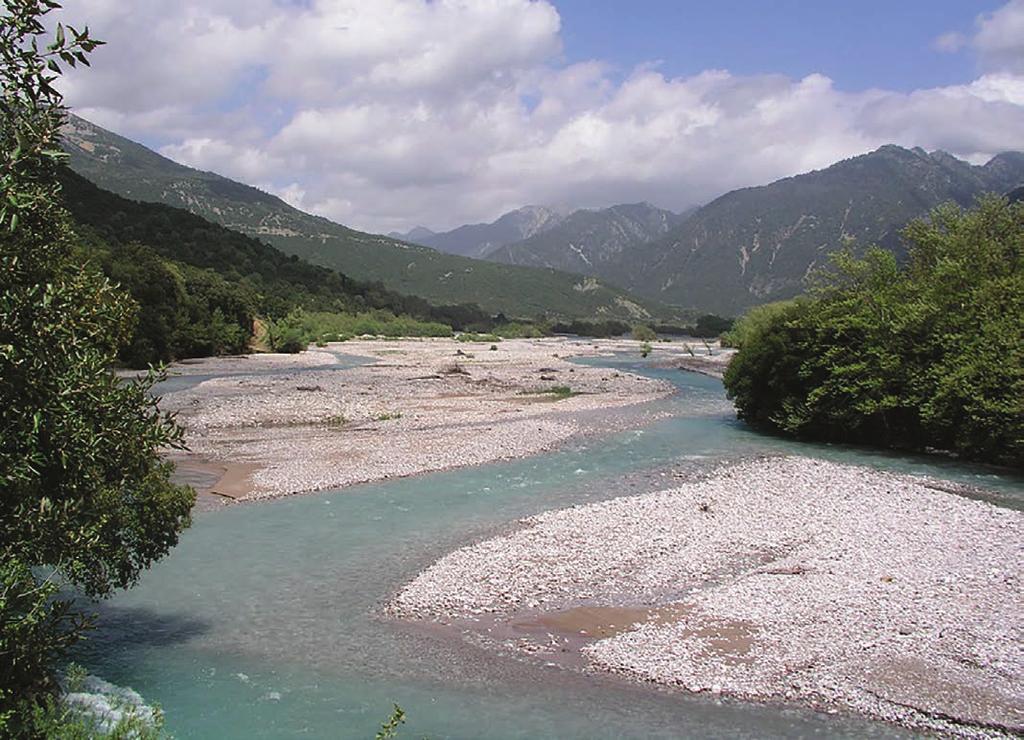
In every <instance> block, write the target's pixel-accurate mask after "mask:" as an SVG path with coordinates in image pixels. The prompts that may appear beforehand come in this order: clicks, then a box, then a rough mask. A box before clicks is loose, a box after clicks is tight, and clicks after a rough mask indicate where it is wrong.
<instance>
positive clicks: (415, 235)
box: [388, 226, 435, 244]
mask: <svg viewBox="0 0 1024 740" xmlns="http://www.w3.org/2000/svg"><path fill="white" fill-rule="evenodd" d="M388 236H390V237H391V238H392V239H398V240H399V241H402V242H409V243H410V244H420V243H421V242H420V240H421V239H429V238H430V237H432V236H435V232H433V231H431V230H430V229H428V228H427V227H426V226H417V227H415V228H413V229H410V230H409V231H406V232H405V233H402V232H400V231H389V232H388Z"/></svg>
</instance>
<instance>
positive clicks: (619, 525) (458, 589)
mask: <svg viewBox="0 0 1024 740" xmlns="http://www.w3.org/2000/svg"><path fill="white" fill-rule="evenodd" d="M940 487H941V485H940V486H939V487H936V486H935V485H933V482H931V481H928V480H925V479H915V478H909V477H903V476H895V475H890V474H886V473H881V472H878V471H875V470H872V469H866V468H858V467H852V466H844V465H837V464H833V463H826V462H821V461H817V460H812V459H805V458H769V459H763V460H756V461H750V462H744V463H741V464H738V465H735V466H732V467H727V468H724V469H721V470H719V471H717V472H715V473H713V474H711V475H710V476H709V477H707V478H702V479H700V480H694V481H692V482H688V483H686V484H685V485H682V486H680V487H678V488H675V489H673V490H667V491H662V492H658V493H651V494H645V495H641V496H631V497H625V498H619V499H613V500H610V501H607V502H602V503H596V504H589V505H585V506H579V507H575V508H571V509H566V510H560V511H553V512H547V513H544V514H541V515H538V516H534V517H531V518H528V519H525V520H523V521H522V522H520V524H519V528H518V529H516V530H515V531H513V532H512V533H510V534H507V535H503V536H499V537H496V538H492V539H489V540H486V541H484V542H480V543H478V544H475V545H471V546H469V547H466V548H464V549H461V550H458V551H456V552H454V553H451V554H450V555H448V556H446V557H444V558H443V559H441V560H440V561H438V562H437V563H436V564H435V565H433V566H432V567H430V568H429V569H428V570H426V571H425V572H423V573H422V574H421V575H420V576H419V577H417V578H416V579H415V580H414V581H412V582H411V583H410V584H408V585H407V586H406V587H405V588H404V589H403V590H402V591H401V592H400V593H399V594H398V595H397V596H396V597H395V598H394V600H393V601H392V602H391V603H390V604H389V605H388V606H387V611H388V612H389V613H390V614H391V615H392V616H396V617H400V618H405V619H414V620H424V621H427V622H430V623H435V622H441V623H444V624H446V625H449V626H450V627H452V628H455V629H458V630H460V631H462V632H463V633H464V634H470V633H473V632H474V631H475V632H476V634H477V636H480V635H484V637H485V642H486V641H487V640H488V639H489V640H491V641H492V642H493V643H494V644H495V645H498V644H503V645H505V646H510V647H513V648H516V649H518V650H520V651H525V652H527V653H532V654H535V655H538V656H539V657H541V658H542V659H544V660H546V661H556V662H567V663H571V662H572V657H573V656H575V657H576V659H577V660H578V662H579V664H580V665H581V667H583V668H584V669H585V670H601V671H611V672H616V673H620V674H624V675H626V676H629V677H632V678H635V679H639V680H643V681H650V682H654V683H657V684H662V685H666V686H671V687H677V688H680V689H684V690H688V691H693V692H710V693H713V694H721V695H726V696H732V697H737V698H743V699H753V700H759V701H790V702H800V703H805V704H809V705H812V706H815V707H818V708H820V709H823V710H826V711H854V712H859V713H863V714H867V715H870V716H874V717H877V718H879V719H885V720H890V721H894V722H899V723H901V724H904V725H908V726H911V727H915V728H920V729H928V730H935V731H939V732H943V733H951V734H956V735H963V736H971V737H989V736H1002V735H1004V734H1006V735H1011V734H1015V733H1019V732H1021V731H1022V730H1024V628H1022V624H1024V620H1022V616H1024V588H1022V581H1021V578H1022V573H1021V563H1022V556H1024V514H1021V513H1020V512H1016V511H1011V510H1007V509H1002V508H998V507H995V506H993V505H991V504H987V503H982V502H978V501H973V500H969V499H966V498H963V497H960V496H957V495H954V494H951V493H948V492H945V491H943V490H939V488H940Z"/></svg>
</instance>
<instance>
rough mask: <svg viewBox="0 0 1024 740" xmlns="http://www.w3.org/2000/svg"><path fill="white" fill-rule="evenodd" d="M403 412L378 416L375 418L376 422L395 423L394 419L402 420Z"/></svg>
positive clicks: (389, 412) (392, 412) (385, 413)
mask: <svg viewBox="0 0 1024 740" xmlns="http://www.w3.org/2000/svg"><path fill="white" fill-rule="evenodd" d="M401 418H402V412H401V411H386V412H384V413H383V414H377V415H376V416H375V417H373V420H374V421H393V420H394V419H401Z"/></svg>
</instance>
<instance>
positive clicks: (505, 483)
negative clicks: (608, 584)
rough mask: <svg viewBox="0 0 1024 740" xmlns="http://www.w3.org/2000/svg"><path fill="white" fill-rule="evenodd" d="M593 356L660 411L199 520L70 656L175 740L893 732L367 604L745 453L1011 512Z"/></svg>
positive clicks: (986, 484) (931, 462)
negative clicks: (491, 640) (150, 708)
mask: <svg viewBox="0 0 1024 740" xmlns="http://www.w3.org/2000/svg"><path fill="white" fill-rule="evenodd" d="M598 362H599V364H603V365H611V366H614V367H616V368H618V369H625V370H630V371H633V372H640V373H643V374H646V375H650V376H653V377H659V378H667V379H669V380H670V381H671V382H672V383H674V384H675V385H676V386H677V387H678V389H679V392H678V393H677V394H676V395H675V396H673V397H672V398H670V399H667V400H665V401H662V402H659V403H660V404H661V405H662V406H663V407H664V409H665V410H667V411H670V412H671V414H672V415H671V417H670V418H667V419H665V420H663V421H659V422H656V423H654V424H652V425H649V426H647V427H644V428H642V429H639V430H633V431H628V432H623V433H618V434H614V435H610V436H607V437H601V438H588V439H583V440H581V441H578V442H576V443H573V444H571V445H568V446H566V447H564V448H562V449H560V450H558V451H555V452H552V453H548V454H544V455H539V456H536V457H531V458H527V459H524V460H518V461H512V462H504V463H498V464H491V465H486V466H481V467H476V468H466V469H461V470H454V471H448V472H443V473H436V474H430V475H423V476H419V477H415V478H408V479H402V480H395V481H388V482H385V483H380V484H371V485H362V486H356V487H353V488H349V489H346V490H344V491H327V492H322V493H317V494H310V495H304V496H293V497H290V498H286V499H280V500H276V501H271V502H266V503H261V504H258V505H239V506H232V507H228V508H224V509H222V510H217V511H211V512H203V513H200V514H199V515H197V517H196V521H195V523H194V525H193V527H192V528H191V529H190V530H189V531H188V532H187V533H185V535H184V536H183V537H182V539H181V542H180V544H179V546H178V547H177V548H176V549H175V550H174V551H173V552H172V553H171V555H170V556H168V557H167V558H166V559H164V560H163V561H161V562H160V563H158V564H157V565H156V566H155V567H154V568H153V569H152V570H151V571H149V572H147V573H146V574H145V575H144V576H143V578H142V580H141V582H140V584H139V585H138V586H137V587H136V588H135V589H133V590H131V591H130V592H127V593H124V594H121V595H118V596H117V597H116V598H114V599H113V600H111V601H110V602H107V603H105V604H104V605H103V606H102V627H101V629H100V631H99V632H98V633H97V634H96V635H94V636H93V637H92V639H91V640H90V642H89V644H88V646H87V647H86V649H85V650H84V651H83V652H82V655H81V662H83V663H84V664H85V665H86V666H87V667H88V668H89V669H90V671H91V672H94V673H96V674H98V675H100V676H102V677H104V678H106V679H108V680H110V681H113V682H115V683H118V684H121V685H126V686H131V687H132V688H134V689H136V690H137V691H139V692H140V693H141V694H142V695H143V696H144V697H145V698H146V699H147V700H148V701H152V702H156V703H158V704H159V705H160V706H161V707H162V708H163V710H164V711H165V712H166V717H167V729H168V730H169V731H170V732H171V733H172V734H173V735H174V736H175V737H178V738H292V737H296V738H298V737H302V738H369V737H372V736H373V735H374V733H375V731H376V730H377V728H378V727H379V725H380V723H381V722H382V721H383V720H384V719H385V718H386V717H387V715H388V714H389V712H390V710H391V705H392V702H397V703H399V704H400V705H401V706H402V707H403V709H404V710H405V711H406V713H407V715H408V723H407V725H406V726H405V727H404V728H403V729H402V731H401V733H400V736H401V737H410V738H414V737H416V738H419V737H425V736H426V737H430V738H435V739H439V738H510V739H511V738H541V737H557V738H621V737H637V738H677V737H687V738H705V737H706V738H713V737H730V738H736V737H758V738H763V737H788V738H794V737H814V736H828V737H865V736H872V737H907V736H909V733H906V732H905V731H903V730H901V729H899V728H896V727H892V726H889V725H885V724H881V723H876V722H871V721H868V720H865V719H861V718H857V717H849V716H842V715H828V714H823V713H817V712H813V711H811V710H807V709H801V708H793V707H786V706H774V705H773V706H763V705H755V704H748V703H743V702H738V701H731V700H723V699H718V698H714V697H706V696H692V695H687V694H684V693H679V692H670V691H663V690H656V689H652V688H649V687H645V686H635V685H632V684H630V683H628V682H626V681H624V680H622V679H618V678H614V677H605V676H593V675H585V674H581V673H575V672H572V671H569V670H565V669H562V668H558V667H554V666H549V665H546V664H544V663H543V662H542V661H534V660H532V659H522V658H519V657H517V656H515V655H511V654H497V653H493V652H490V651H486V650H484V649H482V648H479V647H477V646H475V645H474V644H472V643H471V642H469V641H466V642H462V641H459V640H453V639H452V638H451V637H450V636H449V635H447V634H446V633H442V632H434V631H432V630H430V629H425V628H423V627H417V626H410V625H404V624H401V623H396V622H393V621H389V620H387V619H383V618H381V617H379V616H378V614H379V607H380V605H381V604H382V603H383V602H384V601H386V600H387V599H388V598H389V597H390V596H391V595H392V594H393V593H394V592H395V591H397V590H398V588H400V587H401V586H402V585H403V584H404V583H405V582H407V581H408V580H410V579H411V578H412V577H414V576H415V575H416V574H417V573H418V572H419V571H420V570H422V569H423V568H425V567H426V566H428V565H430V564H431V563H432V562H433V561H434V560H436V559H437V558H438V557H440V556H441V555H443V554H445V553H446V552H448V551H450V550H452V549H455V548H457V547H459V546H461V545H464V544H466V543H468V542H472V541H475V540H478V539H481V538H483V537H485V536H488V535H490V534H493V533H494V532H496V531H500V530H501V529H502V528H503V527H507V526H508V524H509V523H510V522H513V521H514V520H516V519H517V518H519V517H522V516H526V515H529V514H534V513H537V512H540V511H544V510H547V509H552V508H558V507H563V506H568V505H572V504H576V503H582V502H590V501H596V500H600V499H605V498H610V497H614V496H619V495H624V494H629V493H637V492H642V491H646V490H656V489H660V488H667V487H670V486H671V485H672V481H673V477H672V475H673V473H675V474H682V475H686V474H688V473H689V472H691V471H696V470H705V469H708V468H710V467H712V466H714V465H717V464H719V463H721V462H722V461H727V460H731V459H736V458H742V457H749V456H751V455H756V454H773V453H779V452H793V453H799V454H803V455H810V456H817V457H822V458H826V459H829V460H835V461H843V462H853V463H860V464H866V465H872V466H875V467H878V468H883V469H889V470H895V471H900V472H912V473H920V474H927V475H934V476H936V477H942V478H946V479H953V480H958V481H960V482H963V483H968V484H971V485H974V486H979V487H983V488H985V489H986V490H987V493H986V494H985V495H984V496H983V497H984V498H987V499H989V500H992V501H993V502H995V503H997V504H999V505H1003V506H1011V507H1014V508H1022V506H1024V481H1022V480H1021V479H1020V478H1017V477H1012V476H1009V475H1007V474H1004V473H1001V472H1000V471H996V470H991V469H986V468H974V467H969V466H963V465H959V464H956V463H953V462H948V461H942V460H938V459H933V458H922V457H911V456H898V455H888V454H881V453H871V452H867V451H863V450H857V449H850V448H844V447H836V446H818V445H806V444H799V443H794V442H789V441H785V440H781V439H776V438H773V437H769V436H765V435H760V434H757V433H754V432H752V431H750V430H749V429H747V428H746V427H745V426H744V425H742V424H741V423H739V422H737V421H736V419H735V417H734V415H733V414H732V412H731V410H730V407H729V405H728V403H727V402H726V401H725V396H724V392H723V389H722V385H721V383H720V382H719V381H717V380H715V379H712V378H707V377H704V376H701V375H696V374H693V373H685V372H680V371H678V370H659V369H650V368H647V367H645V366H644V365H642V364H640V363H639V362H638V360H637V359H636V358H632V357H630V358H624V357H617V358H606V359H602V360H599V361H598ZM338 371H339V372H344V363H342V364H341V365H339V367H338ZM164 390H165V392H167V390H168V389H167V388H166V387H165V389H164ZM171 390H173V388H172V389H171Z"/></svg>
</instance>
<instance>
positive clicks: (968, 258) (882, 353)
mask: <svg viewBox="0 0 1024 740" xmlns="http://www.w3.org/2000/svg"><path fill="white" fill-rule="evenodd" d="M903 236H904V238H905V239H906V241H907V242H908V246H909V254H910V261H909V263H908V264H907V265H905V266H902V267H901V266H900V265H898V264H897V262H896V260H895V258H894V257H893V255H892V254H890V253H888V252H884V251H882V250H879V249H872V250H869V251H868V252H867V254H866V255H865V256H864V257H863V258H860V259H857V258H854V257H853V256H851V255H850V254H848V253H843V254H841V255H840V256H838V257H837V258H836V260H835V261H834V265H833V269H832V270H831V271H830V272H829V273H827V274H825V275H823V276H821V277H820V278H819V283H818V285H817V286H816V287H815V288H814V289H813V291H812V292H811V294H810V295H809V296H807V297H805V298H801V299H797V300H795V301H792V302H788V303H781V304H773V305H770V306H764V307H762V308H760V309H756V310H754V311H752V312H751V313H750V314H749V315H748V316H746V317H745V318H744V319H743V320H741V321H740V322H739V324H738V325H737V326H736V328H735V329H734V330H733V331H732V332H731V333H730V334H729V337H728V338H729V340H730V341H731V342H733V343H735V344H736V345H737V346H739V349H740V351H739V353H738V354H737V356H736V357H735V359H734V360H733V361H732V363H731V365H730V367H729V369H728V371H727V373H726V376H725V383H726V388H727V390H728V392H729V395H730V397H732V398H733V399H734V400H735V402H736V406H737V409H738V411H739V414H740V416H741V417H742V418H744V419H746V420H748V421H750V422H751V423H754V424H757V425H761V426H765V427H769V428H773V429H777V430H780V431H782V432H786V433H789V434H793V435H797V436H801V437H806V438H812V439H826V440H837V441H849V442H858V443H868V444H878V445H884V446H889V447H896V448H904V449H941V450H948V451H951V452H954V453H956V454H959V455H961V456H963V457H965V458H970V459H975V460H985V461H992V462H998V463H1007V464H1012V465H1017V466H1022V465H1024V328H1022V327H1024V319H1022V317H1024V267H1022V252H1024V204H1020V203H1018V204H1013V205H1010V204H1008V203H1007V202H1006V201H1005V200H1003V199H1000V198H996V197H989V198H986V199H984V200H982V201H980V202H979V204H978V206H977V208H975V209H973V210H970V211H966V212H965V211H961V210H960V209H959V208H958V207H956V206H953V205H946V206H942V207H940V208H938V209H936V210H935V211H933V212H932V214H931V217H930V219H928V220H927V221H925V220H919V221H915V222H913V223H911V224H910V225H909V226H908V227H907V228H906V229H905V230H904V232H903Z"/></svg>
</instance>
